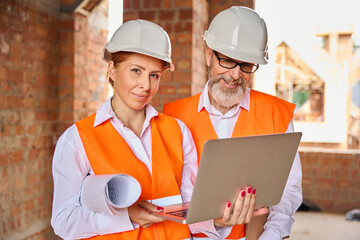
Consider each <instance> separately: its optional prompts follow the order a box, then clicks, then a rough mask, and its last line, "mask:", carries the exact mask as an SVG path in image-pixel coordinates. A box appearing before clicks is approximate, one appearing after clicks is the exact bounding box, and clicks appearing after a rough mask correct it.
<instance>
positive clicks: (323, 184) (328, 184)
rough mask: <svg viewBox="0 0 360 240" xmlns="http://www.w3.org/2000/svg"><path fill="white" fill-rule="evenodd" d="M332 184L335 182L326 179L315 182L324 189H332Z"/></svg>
mask: <svg viewBox="0 0 360 240" xmlns="http://www.w3.org/2000/svg"><path fill="white" fill-rule="evenodd" d="M334 183H335V181H334V180H333V179H328V178H320V179H318V180H317V185H318V186H319V187H325V188H329V187H334Z"/></svg>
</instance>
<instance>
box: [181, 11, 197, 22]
mask: <svg viewBox="0 0 360 240" xmlns="http://www.w3.org/2000/svg"><path fill="white" fill-rule="evenodd" d="M193 12H194V11H193V10H192V9H180V16H179V17H180V19H181V20H182V21H185V20H192V19H193Z"/></svg>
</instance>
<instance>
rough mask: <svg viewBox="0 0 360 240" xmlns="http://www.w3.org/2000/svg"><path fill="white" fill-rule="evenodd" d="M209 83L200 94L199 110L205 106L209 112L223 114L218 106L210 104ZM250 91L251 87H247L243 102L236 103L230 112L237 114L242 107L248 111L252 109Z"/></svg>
mask: <svg viewBox="0 0 360 240" xmlns="http://www.w3.org/2000/svg"><path fill="white" fill-rule="evenodd" d="M208 85H209V82H207V83H206V84H205V87H204V89H203V91H202V92H201V94H200V99H199V105H198V112H200V111H201V110H202V109H203V108H205V110H206V111H208V112H209V113H212V114H216V115H222V114H221V113H220V112H219V111H218V110H217V109H216V108H214V107H213V106H212V105H211V104H210V99H209V92H208V89H209V86H208ZM250 91H251V88H246V91H245V94H244V97H243V99H242V100H241V102H240V103H239V104H236V105H235V106H234V107H233V108H232V109H231V110H230V111H229V112H228V113H233V114H235V113H237V112H238V111H239V109H240V107H241V108H243V109H245V110H246V111H249V110H250ZM226 115H227V114H226Z"/></svg>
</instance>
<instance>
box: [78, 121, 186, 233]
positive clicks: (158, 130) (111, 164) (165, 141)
mask: <svg viewBox="0 0 360 240" xmlns="http://www.w3.org/2000/svg"><path fill="white" fill-rule="evenodd" d="M94 120H95V114H93V115H91V116H89V117H88V118H85V119H83V120H81V121H79V122H77V123H76V126H77V128H78V131H79V134H80V138H81V140H82V142H83V145H84V148H85V151H86V155H87V157H88V159H89V162H90V165H91V167H92V169H93V171H94V173H95V174H117V173H125V174H128V175H131V176H133V177H135V178H136V179H137V180H138V181H139V183H140V185H141V189H142V192H141V196H140V199H144V200H151V199H157V198H163V197H168V196H174V195H180V185H181V176H182V164H183V162H182V161H183V152H182V132H181V129H180V127H179V125H178V123H177V122H176V120H175V119H173V118H171V117H169V116H166V115H163V114H159V115H158V116H156V117H154V118H153V119H152V120H151V123H150V124H151V125H150V127H151V137H152V177H151V175H150V173H149V171H148V169H147V167H146V166H145V164H144V163H143V162H141V161H140V160H139V159H137V158H136V157H135V155H134V153H133V152H132V151H131V149H130V147H129V146H128V145H127V143H126V141H125V140H124V139H123V138H122V137H121V135H120V134H119V133H118V132H117V131H116V130H115V128H114V127H113V126H112V124H111V123H110V121H109V120H108V121H105V122H103V123H102V124H100V125H98V126H97V127H94ZM173 236H174V237H175V238H176V239H187V238H189V237H190V232H189V229H188V227H187V225H183V224H180V223H175V222H172V221H165V222H162V223H158V224H153V225H152V226H151V227H149V228H142V227H139V228H138V229H136V230H133V231H128V232H123V233H117V234H108V235H102V236H96V237H93V238H91V239H106V240H108V239H110V240H112V239H114V240H115V239H129V240H130V239H164V240H165V239H170V238H172V237H173Z"/></svg>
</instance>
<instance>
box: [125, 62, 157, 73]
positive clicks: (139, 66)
mask: <svg viewBox="0 0 360 240" xmlns="http://www.w3.org/2000/svg"><path fill="white" fill-rule="evenodd" d="M131 66H136V67H138V68H140V69H142V70H146V68H144V67H143V66H141V65H138V64H132V65H131ZM152 72H161V70H155V71H152Z"/></svg>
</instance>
